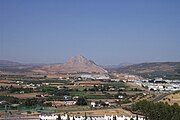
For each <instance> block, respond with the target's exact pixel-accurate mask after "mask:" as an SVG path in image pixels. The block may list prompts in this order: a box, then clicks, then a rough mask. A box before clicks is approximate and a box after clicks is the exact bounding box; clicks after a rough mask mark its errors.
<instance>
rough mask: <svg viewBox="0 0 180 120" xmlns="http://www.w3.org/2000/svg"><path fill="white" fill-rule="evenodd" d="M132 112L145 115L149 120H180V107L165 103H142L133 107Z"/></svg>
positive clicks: (144, 101)
mask: <svg viewBox="0 0 180 120" xmlns="http://www.w3.org/2000/svg"><path fill="white" fill-rule="evenodd" d="M132 110H133V111H136V112H139V113H143V114H144V115H145V117H146V119H147V120H180V106H179V105H178V104H174V105H169V104H168V103H163V102H158V103H155V102H152V101H146V100H143V101H140V102H138V103H135V104H133V105H132Z"/></svg>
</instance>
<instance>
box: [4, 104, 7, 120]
mask: <svg viewBox="0 0 180 120" xmlns="http://www.w3.org/2000/svg"><path fill="white" fill-rule="evenodd" d="M7 112H8V108H7V105H5V107H4V120H7V116H8V113H7Z"/></svg>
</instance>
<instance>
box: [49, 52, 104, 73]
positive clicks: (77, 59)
mask: <svg viewBox="0 0 180 120" xmlns="http://www.w3.org/2000/svg"><path fill="white" fill-rule="evenodd" d="M48 71H53V72H62V73H80V72H87V73H93V72H94V73H107V71H106V70H105V69H103V68H101V67H100V66H98V65H96V64H95V63H94V62H93V61H91V60H88V59H87V58H86V57H84V56H83V55H78V56H74V57H71V58H70V59H68V61H67V62H66V63H64V64H62V65H55V66H51V67H50V68H48Z"/></svg>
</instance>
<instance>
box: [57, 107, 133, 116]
mask: <svg viewBox="0 0 180 120" xmlns="http://www.w3.org/2000/svg"><path fill="white" fill-rule="evenodd" d="M85 113H86V115H87V116H104V115H118V116H123V115H125V116H132V115H133V114H132V113H131V112H129V111H126V110H124V109H121V108H115V109H100V110H89V111H79V112H70V113H68V114H69V115H76V116H80V115H83V116H84V115H85ZM61 114H62V113H61Z"/></svg>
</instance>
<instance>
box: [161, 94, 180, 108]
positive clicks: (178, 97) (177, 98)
mask: <svg viewBox="0 0 180 120" xmlns="http://www.w3.org/2000/svg"><path fill="white" fill-rule="evenodd" d="M161 101H162V102H167V103H169V104H170V105H173V104H174V103H177V104H178V105H180V92H179V93H174V94H170V95H168V96H167V97H165V98H164V99H163V100H161Z"/></svg>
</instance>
